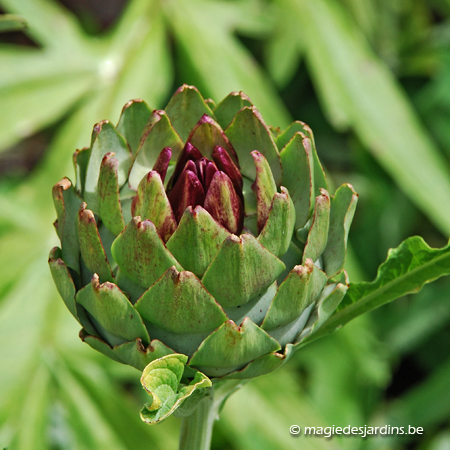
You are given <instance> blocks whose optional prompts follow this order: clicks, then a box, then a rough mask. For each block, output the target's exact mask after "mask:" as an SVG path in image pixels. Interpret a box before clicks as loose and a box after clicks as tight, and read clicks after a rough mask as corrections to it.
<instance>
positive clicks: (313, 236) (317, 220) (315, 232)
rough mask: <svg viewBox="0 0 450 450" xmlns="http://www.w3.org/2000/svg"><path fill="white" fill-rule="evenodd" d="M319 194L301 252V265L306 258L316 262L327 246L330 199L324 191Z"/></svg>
mask: <svg viewBox="0 0 450 450" xmlns="http://www.w3.org/2000/svg"><path fill="white" fill-rule="evenodd" d="M321 192H322V195H319V196H318V197H316V203H315V206H314V215H313V217H312V223H311V227H310V229H309V232H308V238H307V240H306V245H305V249H304V250H303V258H302V262H303V263H304V262H305V261H306V259H307V258H311V259H312V260H313V261H317V259H318V258H319V256H320V255H321V254H322V253H323V251H324V250H325V247H326V245H327V240H328V230H329V226H330V197H329V196H328V192H327V191H326V190H325V189H322V190H321Z"/></svg>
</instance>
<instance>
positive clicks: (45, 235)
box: [0, 0, 450, 450]
mask: <svg viewBox="0 0 450 450" xmlns="http://www.w3.org/2000/svg"><path fill="white" fill-rule="evenodd" d="M74 3H75V2H74ZM111 4H112V3H111ZM77 5H83V3H80V2H78V3H77ZM117 5H118V6H123V9H122V10H120V11H117V12H116V14H115V15H114V18H112V17H109V18H108V17H107V16H105V12H103V13H102V14H99V13H96V14H93V13H92V12H90V10H89V9H88V8H87V7H85V8H84V9H83V7H80V6H78V7H75V6H74V5H71V4H70V3H69V2H68V1H67V2H64V5H63V4H62V3H61V2H57V1H56V0H0V6H1V7H2V9H3V10H4V12H7V13H15V14H18V15H20V16H22V17H23V18H25V20H26V22H27V24H28V28H27V29H26V31H25V35H22V34H10V33H8V34H4V35H2V37H1V42H2V44H1V46H0V61H1V64H0V105H1V112H0V119H1V120H0V148H1V149H2V150H4V151H3V152H2V154H0V170H1V173H2V177H1V179H0V210H1V214H0V249H1V251H0V268H1V271H0V273H1V274H2V276H1V277H0V323H1V327H0V342H1V345H0V360H1V361H2V369H1V370H0V399H1V402H0V446H4V447H6V446H7V447H9V448H11V449H14V448H20V449H27V448H29V449H33V450H35V449H37V448H39V449H40V448H43V449H47V448H48V449H71V448H73V449H92V448H98V449H103V448H105V449H106V448H114V449H140V448H142V449H144V448H149V447H151V448H156V449H157V448H161V449H163V448H176V440H177V438H176V436H177V432H176V428H177V427H178V426H179V424H178V422H177V419H169V420H168V421H167V422H166V423H164V424H162V425H161V426H158V427H157V428H150V427H145V426H144V425H143V424H141V423H140V419H139V416H138V414H137V411H138V410H139V408H140V406H141V405H142V403H144V402H145V397H144V396H145V395H146V394H145V392H144V391H142V392H141V388H140V386H139V383H138V379H137V375H138V373H137V372H136V371H134V370H132V369H129V368H127V367H125V366H124V367H122V366H120V365H117V364H115V363H110V362H109V361H108V360H107V359H106V358H103V357H102V356H101V355H97V354H95V352H92V351H90V350H89V349H88V348H85V346H83V345H82V344H81V342H79V341H78V340H77V339H76V330H77V324H76V323H75V321H74V320H73V319H72V318H71V317H70V315H69V314H67V311H66V310H65V309H64V306H63V305H62V302H61V301H60V299H59V298H58V294H57V292H56V290H55V289H54V287H53V284H52V281H51V277H50V274H49V273H48V269H47V267H46V264H45V261H46V259H47V252H48V248H50V247H51V246H53V245H55V244H56V242H57V238H56V235H55V233H54V230H52V229H51V227H49V225H48V224H49V221H50V218H52V217H54V212H53V205H52V201H51V196H50V192H51V186H52V185H53V184H54V183H55V182H56V181H57V180H59V179H60V178H61V177H62V176H63V175H65V174H67V173H71V171H72V168H71V167H69V166H70V155H71V154H72V152H73V151H74V149H75V148H81V147H82V146H85V145H87V142H86V136H89V133H90V131H91V128H92V125H93V124H94V123H95V122H97V121H99V120H101V119H105V118H108V119H110V120H112V121H113V122H116V121H117V118H118V114H119V112H120V109H121V106H122V105H123V104H124V103H126V102H127V101H128V100H129V99H130V98H136V97H141V98H144V99H145V100H146V101H147V102H148V103H149V104H150V105H151V106H152V107H161V106H163V105H164V104H165V103H166V102H167V100H168V98H169V97H170V95H171V93H172V92H173V90H174V88H176V87H177V86H179V85H181V84H182V83H183V82H186V83H190V84H194V85H196V86H197V87H199V89H201V91H202V92H203V93H204V94H205V95H206V96H210V97H212V98H214V99H216V100H219V99H221V98H223V97H224V96H225V95H226V94H227V93H228V92H230V91H232V90H243V91H244V92H246V93H247V94H248V95H249V96H250V97H251V99H252V100H253V102H254V103H255V105H256V106H257V107H258V108H259V109H260V111H261V113H262V114H263V116H264V117H265V119H266V120H267V122H268V123H270V124H273V125H279V126H281V127H285V126H286V125H287V124H288V123H289V122H290V120H291V119H300V120H303V121H305V122H307V123H308V124H309V125H310V126H311V127H312V129H313V130H314V133H315V136H316V141H317V147H318V151H319V154H320V157H321V159H322V161H323V163H324V165H325V167H326V169H327V170H328V174H329V180H330V182H331V183H332V184H334V187H336V186H338V185H340V184H341V183H342V182H344V181H350V182H351V183H352V184H353V185H354V186H355V189H356V190H357V191H358V192H359V194H360V201H359V205H358V210H357V213H356V216H355V219H354V223H353V226H352V233H351V237H350V245H351V249H352V251H351V254H350V258H349V260H348V263H347V270H348V271H349V274H350V278H351V280H352V281H358V280H371V279H373V278H374V277H375V275H376V268H377V267H378V265H379V264H380V263H381V262H382V261H383V260H384V259H385V258H386V254H387V250H388V248H390V247H397V246H398V245H399V244H400V242H401V241H402V240H403V239H405V238H407V237H408V236H411V235H414V234H418V235H421V236H424V238H425V240H426V241H427V242H428V243H429V244H430V245H431V246H433V247H443V246H444V245H445V243H446V236H448V235H449V231H450V196H449V195H448V192H450V189H449V187H450V172H449V169H448V156H449V149H450V131H449V130H450V127H449V126H448V123H449V117H448V116H449V114H450V107H449V105H450V98H449V96H450V94H449V93H450V89H449V87H448V83H449V81H448V80H449V77H448V71H449V67H450V66H449V61H450V58H449V57H450V46H449V17H450V16H449V14H450V6H449V5H448V2H446V1H444V0H441V1H439V0H434V1H432V0H428V1H421V2H412V1H400V0H395V1H392V0H391V1H385V0H382V1H375V0H358V1H352V0H342V1H337V0H316V1H314V2H309V1H307V0H276V1H272V2H265V1H250V0H240V1H237V0H236V1H229V2H225V1H222V2H219V1H200V0H190V1H187V0H185V1H183V0H164V1H156V0H153V1H147V0H146V1H144V0H133V1H130V2H127V3H126V4H122V3H120V4H119V2H118V3H117ZM67 8H72V12H70V11H69V9H67ZM77 8H78V9H77ZM102 21H104V22H103V25H102ZM108 21H109V22H110V23H109V24H108V25H107V26H105V22H108ZM25 36H26V37H25ZM332 190H334V189H332ZM449 289H450V286H449V282H448V281H447V280H446V279H441V280H439V281H438V282H437V283H435V284H433V285H430V286H427V287H426V288H425V289H424V290H423V291H421V292H420V293H419V294H418V295H416V296H415V297H414V298H412V297H411V298H410V297H405V298H403V299H401V300H400V301H397V302H396V303H393V304H392V305H389V306H387V307H383V308H380V309H379V310H377V311H375V312H374V313H372V314H371V315H370V316H365V317H363V318H361V319H358V320H357V321H354V322H351V323H350V324H349V325H348V326H347V327H346V328H344V329H343V330H341V331H339V332H338V333H335V334H333V335H331V336H330V337H327V338H324V339H322V340H319V341H317V342H316V343H314V344H313V345H311V346H308V347H307V348H305V349H304V350H302V351H299V352H298V353H297V354H296V355H295V356H294V358H293V361H291V362H290V363H289V364H288V365H287V367H285V368H283V369H281V370H280V371H278V372H276V373H275V374H273V375H268V376H266V377H262V378H259V379H257V380H254V381H253V382H252V383H250V384H249V385H248V386H246V388H245V389H243V390H242V391H241V392H240V393H239V395H238V396H236V397H234V398H233V397H232V398H231V399H230V400H229V402H228V403H227V406H226V408H225V410H224V411H223V414H222V420H221V421H220V422H219V423H218V424H217V426H216V430H215V438H214V439H215V440H214V442H213V448H216V449H220V448H227V449H229V448H232V449H241V448H242V449H244V448H245V449H252V448H255V449H256V448H258V449H266V448H267V449H273V448H283V449H285V448H286V449H291V448H292V449H293V448H298V446H299V445H300V444H301V445H302V446H303V447H304V448H309V447H310V448H327V449H328V448H345V449H346V448H396V449H397V448H398V449H401V448H407V446H408V445H415V446H417V445H419V444H420V445H421V448H427V449H428V448H430V449H440V448H445V445H449V441H450V433H449V422H448V417H449V415H450V414H449V413H450V398H449V396H450V393H449V390H448V379H449V376H450V357H449V356H448V354H449V352H448V349H449V348H450V331H449V328H450V327H449V326H448V325H449V321H450V312H449V311H450V310H449V308H448V293H449ZM274 383H276V384H278V385H280V386H283V391H284V392H283V393H282V394H281V393H279V392H278V391H277V390H274V389H273V385H274ZM235 402H236V403H235ZM238 402H239V403H238ZM237 405H239V407H237ZM293 423H300V424H304V425H310V426H314V425H323V426H329V425H333V424H335V425H347V424H352V425H355V426H359V425H364V424H368V425H378V424H385V423H389V424H391V425H395V424H397V423H400V424H411V425H414V424H416V426H423V427H424V428H425V430H426V434H425V435H424V436H423V437H422V439H421V440H420V441H417V442H415V443H411V442H408V441H407V440H406V439H404V438H397V437H395V436H394V437H393V439H392V440H386V439H371V440H366V441H362V440H359V439H356V438H354V439H342V440H339V439H333V440H331V441H327V440H322V439H315V440H313V441H310V440H306V439H301V441H299V440H298V439H294V438H292V437H291V436H290V435H289V433H288V428H289V425H291V424H293Z"/></svg>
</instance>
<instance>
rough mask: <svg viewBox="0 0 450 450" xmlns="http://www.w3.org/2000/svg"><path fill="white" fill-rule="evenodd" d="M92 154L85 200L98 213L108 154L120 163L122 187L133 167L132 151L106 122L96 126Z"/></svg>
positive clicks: (88, 168) (119, 171)
mask: <svg viewBox="0 0 450 450" xmlns="http://www.w3.org/2000/svg"><path fill="white" fill-rule="evenodd" d="M92 140H93V142H92V144H91V149H92V150H91V154H90V158H89V164H88V166H87V171H86V184H85V187H84V199H85V201H86V203H87V204H88V205H89V208H90V209H91V210H92V211H94V212H95V213H97V212H98V178H99V172H100V167H101V164H102V161H103V158H104V157H105V155H106V154H107V153H110V152H113V153H115V155H114V156H115V158H116V159H117V161H118V162H119V164H118V166H117V176H118V184H119V187H121V186H122V185H123V184H124V183H125V181H126V179H127V176H128V170H129V169H130V166H131V156H132V155H131V151H130V149H129V148H128V145H127V143H126V141H125V139H124V138H123V136H122V135H120V134H119V133H118V132H117V130H116V129H115V127H114V126H113V125H112V124H111V123H110V122H108V121H107V120H104V121H102V122H100V123H98V124H97V125H95V126H94V130H93V132H92Z"/></svg>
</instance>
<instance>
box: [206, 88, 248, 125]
mask: <svg viewBox="0 0 450 450" xmlns="http://www.w3.org/2000/svg"><path fill="white" fill-rule="evenodd" d="M245 106H253V105H252V102H251V101H250V99H249V98H248V97H247V96H246V95H245V94H244V93H243V92H242V91H241V92H231V93H230V94H228V95H227V96H226V97H225V98H224V99H223V100H222V101H221V102H220V103H219V104H218V105H217V106H216V107H215V109H214V114H215V116H216V118H217V122H218V123H219V125H220V126H221V127H222V128H223V129H224V130H225V128H227V127H228V125H230V123H231V122H232V121H233V119H234V116H235V115H236V114H237V113H238V112H239V111H240V110H241V109H242V108H244V107H245Z"/></svg>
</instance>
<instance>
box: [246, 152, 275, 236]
mask: <svg viewBox="0 0 450 450" xmlns="http://www.w3.org/2000/svg"><path fill="white" fill-rule="evenodd" d="M251 155H252V157H253V160H254V162H255V168H256V180H255V182H254V183H253V185H252V190H253V192H254V193H255V196H256V215H257V220H258V233H260V232H261V230H262V229H263V228H264V225H265V224H266V222H267V218H268V217H269V211H270V207H271V205H272V201H273V197H274V195H275V194H276V192H277V185H276V183H275V180H274V178H273V174H272V170H271V168H270V166H269V164H268V162H267V159H266V158H265V157H264V155H263V154H262V153H260V152H259V151H258V150H253V151H252V152H251Z"/></svg>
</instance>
